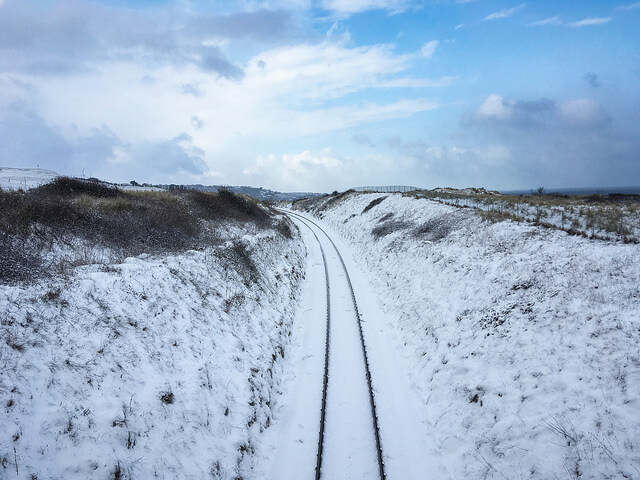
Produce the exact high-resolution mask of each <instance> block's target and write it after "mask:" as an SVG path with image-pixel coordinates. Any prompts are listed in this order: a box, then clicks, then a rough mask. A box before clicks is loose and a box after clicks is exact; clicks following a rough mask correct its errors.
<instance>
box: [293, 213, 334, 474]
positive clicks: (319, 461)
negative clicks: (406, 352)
mask: <svg viewBox="0 0 640 480" xmlns="http://www.w3.org/2000/svg"><path fill="white" fill-rule="evenodd" d="M298 220H299V221H300V222H302V223H303V224H304V225H305V226H306V227H307V228H308V229H309V230H310V231H311V233H312V234H313V236H314V237H316V241H317V242H318V245H319V246H320V253H322V262H323V263H324V279H325V284H326V289H327V328H326V334H325V348H324V376H323V380H322V406H321V407H320V431H319V433H318V450H317V453H316V480H320V477H321V469H322V451H323V449H324V425H325V420H326V416H327V388H328V386H329V341H330V340H329V338H330V334H331V290H330V288H329V268H328V267H327V257H326V255H325V254H324V248H322V243H321V242H320V239H319V238H318V235H316V232H315V231H314V230H313V228H311V227H310V226H309V224H308V223H307V222H305V221H304V220H302V219H300V218H299V219H298Z"/></svg>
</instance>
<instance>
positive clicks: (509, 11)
mask: <svg viewBox="0 0 640 480" xmlns="http://www.w3.org/2000/svg"><path fill="white" fill-rule="evenodd" d="M524 7H525V4H524V3H521V4H520V5H518V6H516V7H512V8H504V9H502V10H500V11H499V12H494V13H491V14H489V15H487V16H486V17H484V19H485V20H499V19H502V18H508V17H510V16H512V15H513V14H514V13H517V12H519V11H520V10H522V9H523V8H524Z"/></svg>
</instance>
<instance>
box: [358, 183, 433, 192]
mask: <svg viewBox="0 0 640 480" xmlns="http://www.w3.org/2000/svg"><path fill="white" fill-rule="evenodd" d="M352 190H355V191H356V192H379V193H405V192H413V191H414V190H424V189H423V188H420V187H411V186H409V185H387V186H382V187H381V186H377V187H354V188H353V189H352Z"/></svg>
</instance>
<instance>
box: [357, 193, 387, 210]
mask: <svg viewBox="0 0 640 480" xmlns="http://www.w3.org/2000/svg"><path fill="white" fill-rule="evenodd" d="M385 198H387V195H385V196H384V197H378V198H376V199H374V200H372V201H371V202H370V203H369V205H367V206H366V207H364V210H362V213H366V212H368V211H369V210H371V209H372V208H373V207H375V206H376V205H380V204H381V203H382V201H383V200H384V199H385Z"/></svg>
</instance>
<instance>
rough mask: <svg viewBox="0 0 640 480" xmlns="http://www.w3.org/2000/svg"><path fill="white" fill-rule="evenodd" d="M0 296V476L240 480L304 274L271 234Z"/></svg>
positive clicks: (273, 387)
mask: <svg viewBox="0 0 640 480" xmlns="http://www.w3.org/2000/svg"><path fill="white" fill-rule="evenodd" d="M238 233H239V231H235V232H233V235H230V238H240V237H241V240H235V241H233V242H232V241H229V242H227V244H225V245H223V246H214V247H209V248H206V249H204V250H201V251H187V252H185V253H182V254H177V255H164V256H148V255H142V256H139V257H135V258H128V259H126V260H125V261H124V262H123V263H120V264H111V265H87V266H82V267H77V268H75V269H74V271H73V272H72V273H71V274H69V275H67V276H62V277H53V278H50V279H49V280H47V281H46V282H45V283H44V284H43V283H38V284H35V285H31V286H28V285H12V286H11V285H2V286H0V316H1V317H2V326H1V328H2V336H3V341H2V343H1V344H0V365H1V368H2V374H1V375H0V401H1V402H2V407H1V409H0V425H1V426H2V427H1V428H0V430H1V431H2V433H1V434H0V477H2V478H27V477H29V476H30V475H31V477H29V478H52V479H54V478H55V479H62V478H64V479H72V478H78V479H80V478H82V479H86V478H113V479H120V478H193V479H202V478H220V479H230V478H240V477H244V476H245V472H247V471H249V470H250V468H251V467H252V463H253V460H252V454H253V450H254V445H255V444H256V442H257V439H258V438H259V435H260V433H261V432H262V431H263V430H264V429H266V428H267V427H268V426H269V424H270V421H271V409H272V408H273V407H274V401H275V399H276V396H277V395H276V394H277V392H278V391H279V388H280V386H281V385H280V382H281V380H280V378H281V370H282V368H283V367H282V365H283V361H282V359H283V358H284V357H285V355H286V354H287V349H288V346H289V332H290V331H291V328H292V322H293V318H294V314H295V310H296V299H297V292H298V289H299V283H300V279H301V278H302V276H304V252H305V249H304V246H303V245H302V243H301V241H300V239H299V238H298V237H297V236H294V238H293V239H288V238H286V237H285V236H283V235H281V234H279V233H278V232H277V231H275V230H265V231H262V232H254V233H253V234H251V235H244V236H242V233H241V232H240V234H239V235H238Z"/></svg>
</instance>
